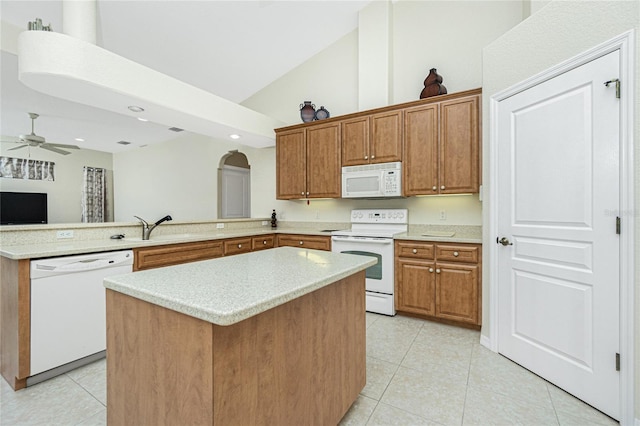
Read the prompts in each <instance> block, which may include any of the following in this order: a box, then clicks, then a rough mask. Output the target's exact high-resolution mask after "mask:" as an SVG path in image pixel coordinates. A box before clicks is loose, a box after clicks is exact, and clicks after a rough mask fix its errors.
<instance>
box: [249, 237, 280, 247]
mask: <svg viewBox="0 0 640 426" xmlns="http://www.w3.org/2000/svg"><path fill="white" fill-rule="evenodd" d="M274 239H275V238H274V236H273V235H265V236H263V237H253V238H252V240H251V249H252V250H264V249H269V248H273V244H274Z"/></svg>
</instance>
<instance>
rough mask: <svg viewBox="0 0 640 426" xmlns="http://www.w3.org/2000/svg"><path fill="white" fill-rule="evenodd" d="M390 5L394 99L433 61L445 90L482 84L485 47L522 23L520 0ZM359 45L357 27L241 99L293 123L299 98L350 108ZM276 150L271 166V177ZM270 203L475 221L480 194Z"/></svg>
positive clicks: (423, 220) (322, 211) (297, 217)
mask: <svg viewBox="0 0 640 426" xmlns="http://www.w3.org/2000/svg"><path fill="white" fill-rule="evenodd" d="M391 7H392V10H391V17H392V25H391V29H392V30H391V43H392V48H391V51H392V52H393V57H392V64H391V65H392V73H391V82H390V85H389V86H390V87H389V93H392V94H393V95H392V97H393V100H392V102H391V103H400V102H406V101H410V100H416V99H418V98H419V96H420V92H421V91H422V88H423V82H424V79H425V77H426V76H427V74H428V73H429V69H430V68H432V67H436V68H438V72H440V73H441V74H442V75H443V76H444V79H445V80H444V83H445V86H446V87H447V89H448V91H449V93H453V92H456V91H462V90H467V89H473V88H477V87H480V86H482V48H483V47H484V46H485V45H486V44H488V43H490V42H491V41H492V40H494V39H496V38H498V37H499V36H500V35H502V34H503V33H504V32H505V31H507V30H508V29H510V28H511V27H513V26H515V25H516V24H517V23H519V22H520V21H521V20H522V13H523V9H522V2H520V1H510V2H502V1H497V2H484V1H471V2H457V1H456V2H450V1H423V2H415V1H398V2H393V3H391ZM358 51H359V49H358V34H357V33H356V32H354V33H352V34H349V35H347V36H345V37H344V38H343V39H341V40H340V41H338V42H337V43H335V44H334V45H332V46H331V47H329V48H328V49H326V50H325V51H324V52H322V53H320V54H318V55H316V56H315V57H313V58H312V59H311V60H309V61H307V62H306V63H304V64H302V65H301V66H299V67H298V68H296V69H294V70H292V71H291V72H289V73H288V74H286V75H285V76H283V77H282V78H280V79H279V80H277V81H275V82H274V83H272V84H271V85H269V86H267V87H266V88H264V89H263V90H261V91H260V92H258V93H257V94H255V95H254V96H252V97H250V98H249V99H247V100H246V101H245V102H243V104H244V105H245V106H247V107H249V108H253V109H256V110H258V111H261V112H263V113H265V114H274V116H275V117H276V118H278V119H280V120H283V121H285V122H287V123H291V124H297V123H300V122H301V120H300V116H299V113H298V105H299V104H300V102H302V101H303V100H312V101H314V102H315V103H316V106H319V105H320V104H322V105H324V106H325V107H326V108H327V109H329V111H331V113H332V116H335V115H340V114H347V113H351V112H355V111H357V108H358V99H359V98H360V97H361V96H359V94H358V93H357V92H358V89H357V88H358V79H359V78H364V77H363V76H361V75H359V73H365V72H366V70H361V71H358ZM372 90H373V89H372ZM381 90H385V91H386V90H387V87H384V88H381ZM273 155H274V162H273V163H271V165H270V167H271V168H272V172H270V173H273V176H274V177H275V154H273ZM274 182H275V181H274ZM264 201H265V202H266V201H267V200H264ZM270 202H271V203H272V204H273V203H274V202H273V201H272V200H271V201H270ZM275 205H276V206H277V207H276V209H277V210H278V217H279V218H280V219H284V220H291V221H307V222H312V221H316V220H320V221H325V220H326V221H342V222H347V221H349V213H350V211H351V209H352V208H358V207H390V208H391V207H408V208H410V209H411V212H410V220H411V223H419V224H441V225H479V224H480V223H481V220H482V219H481V214H482V203H480V202H479V201H478V197H477V195H476V196H470V195H467V196H459V197H446V196H444V197H442V196H436V197H421V198H415V197H412V198H407V199H404V200H390V201H379V200H373V201H346V200H339V201H336V200H314V201H311V202H310V204H309V205H307V204H306V202H305V201H277V202H275ZM440 210H445V211H446V212H447V219H446V220H445V221H441V220H439V215H438V214H437V212H439V211H440Z"/></svg>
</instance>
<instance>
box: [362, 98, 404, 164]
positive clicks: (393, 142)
mask: <svg viewBox="0 0 640 426" xmlns="http://www.w3.org/2000/svg"><path fill="white" fill-rule="evenodd" d="M402 129H403V123H402V110H400V111H390V112H384V113H379V114H374V115H372V116H371V137H370V139H369V141H370V142H369V160H370V161H369V162H370V163H389V162H392V161H402V133H403V132H402Z"/></svg>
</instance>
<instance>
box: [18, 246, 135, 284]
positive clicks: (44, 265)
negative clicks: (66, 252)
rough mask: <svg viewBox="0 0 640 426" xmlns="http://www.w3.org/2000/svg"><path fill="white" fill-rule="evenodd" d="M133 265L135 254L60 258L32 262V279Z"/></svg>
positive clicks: (128, 252)
mask: <svg viewBox="0 0 640 426" xmlns="http://www.w3.org/2000/svg"><path fill="white" fill-rule="evenodd" d="M126 265H133V252H132V251H124V252H115V253H106V254H103V255H85V256H77V257H66V258H65V257H60V258H53V259H43V260H33V261H31V279H34V278H44V277H50V276H54V275H64V274H74V273H79V272H84V271H94V270H98V269H106V268H113V267H116V266H126Z"/></svg>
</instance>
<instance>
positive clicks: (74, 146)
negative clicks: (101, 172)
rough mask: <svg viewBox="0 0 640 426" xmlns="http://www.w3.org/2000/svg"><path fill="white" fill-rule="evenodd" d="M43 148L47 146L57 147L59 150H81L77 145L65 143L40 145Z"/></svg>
mask: <svg viewBox="0 0 640 426" xmlns="http://www.w3.org/2000/svg"><path fill="white" fill-rule="evenodd" d="M40 146H41V147H43V148H44V147H45V146H53V147H57V148H68V149H80V147H79V146H77V145H65V144H63V143H49V142H46V143H43V144H42V145H40Z"/></svg>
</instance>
